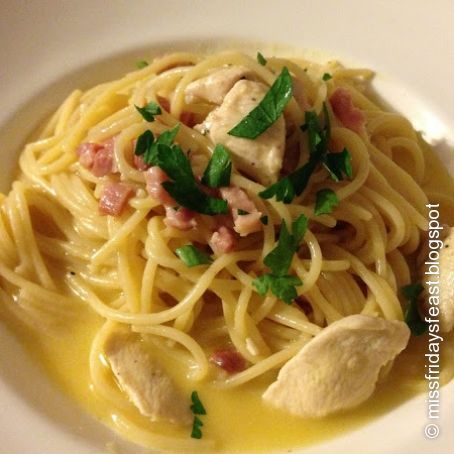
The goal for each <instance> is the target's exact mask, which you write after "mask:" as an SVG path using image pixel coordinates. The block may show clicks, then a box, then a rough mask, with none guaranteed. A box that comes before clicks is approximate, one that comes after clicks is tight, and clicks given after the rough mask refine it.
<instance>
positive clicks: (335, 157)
mask: <svg viewBox="0 0 454 454" xmlns="http://www.w3.org/2000/svg"><path fill="white" fill-rule="evenodd" d="M323 165H324V166H325V168H326V170H328V172H329V174H330V177H331V178H332V179H333V180H334V181H341V180H343V179H344V175H345V176H346V177H348V178H351V177H352V175H353V169H352V157H351V155H350V152H349V151H348V150H347V149H346V148H344V149H343V150H342V151H341V152H340V153H328V154H327V155H326V157H325V161H324V162H323Z"/></svg>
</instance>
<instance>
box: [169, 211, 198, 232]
mask: <svg viewBox="0 0 454 454" xmlns="http://www.w3.org/2000/svg"><path fill="white" fill-rule="evenodd" d="M165 209H166V217H165V219H164V223H165V224H166V225H168V226H169V227H175V228H176V229H178V230H190V229H192V228H194V227H195V226H196V225H197V221H196V219H195V217H194V212H193V211H191V210H188V209H187V208H185V207H178V208H175V207H170V206H166V207H165Z"/></svg>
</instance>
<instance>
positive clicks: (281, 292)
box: [253, 274, 303, 304]
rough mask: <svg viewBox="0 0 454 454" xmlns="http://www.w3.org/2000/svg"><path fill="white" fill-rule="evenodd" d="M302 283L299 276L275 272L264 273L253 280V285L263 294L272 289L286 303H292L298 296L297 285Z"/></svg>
mask: <svg viewBox="0 0 454 454" xmlns="http://www.w3.org/2000/svg"><path fill="white" fill-rule="evenodd" d="M302 284H303V282H302V281H301V279H300V278H299V277H297V276H288V275H287V276H276V275H274V274H264V275H262V276H259V277H258V278H257V279H255V280H254V281H253V285H254V286H255V287H256V288H257V291H258V292H259V294H260V295H261V296H264V295H266V294H267V293H268V291H269V290H271V292H272V293H273V294H274V295H275V296H277V297H278V298H279V299H281V300H282V301H284V303H286V304H292V301H293V300H294V299H295V298H296V297H297V296H298V293H297V291H296V288H295V287H296V286H299V285H302Z"/></svg>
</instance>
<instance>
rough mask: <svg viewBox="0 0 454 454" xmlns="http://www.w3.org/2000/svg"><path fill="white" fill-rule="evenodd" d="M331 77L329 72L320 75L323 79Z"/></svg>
mask: <svg viewBox="0 0 454 454" xmlns="http://www.w3.org/2000/svg"><path fill="white" fill-rule="evenodd" d="M332 78H333V76H332V75H331V74H330V73H325V74H323V76H322V79H323V80H324V81H327V80H330V79H332Z"/></svg>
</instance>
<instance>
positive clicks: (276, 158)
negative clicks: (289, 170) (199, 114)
mask: <svg viewBox="0 0 454 454" xmlns="http://www.w3.org/2000/svg"><path fill="white" fill-rule="evenodd" d="M267 90H268V88H267V87H266V85H264V84H262V83H259V82H253V81H250V80H240V81H238V82H237V83H236V84H235V85H234V86H233V88H232V89H231V90H230V91H229V92H228V93H227V95H226V96H225V98H224V102H223V103H222V104H221V105H220V106H219V107H218V108H217V109H214V110H213V111H212V112H210V113H209V114H208V116H207V117H206V119H205V122H204V123H202V124H201V125H197V126H196V127H195V129H198V130H200V131H201V132H202V134H208V135H209V137H210V139H211V140H212V142H213V143H215V144H218V143H220V144H222V145H224V146H225V147H227V148H228V149H229V150H230V152H231V157H232V160H233V161H234V163H235V165H236V167H237V168H238V170H240V171H242V172H244V173H246V174H247V175H249V176H251V177H252V178H254V179H255V180H256V181H258V182H259V183H261V184H263V185H265V186H268V185H270V184H272V183H274V182H275V181H276V180H277V179H278V177H279V171H280V170H281V167H282V160H283V158H284V149H285V121H284V117H283V116H282V115H281V116H280V117H279V118H278V119H277V120H276V121H275V122H274V123H273V124H272V125H271V126H270V127H269V128H268V129H267V130H266V131H264V132H263V133H262V134H260V135H259V136H258V137H257V138H255V139H254V140H251V139H244V138H241V137H235V136H232V135H230V134H229V133H228V132H229V131H230V130H231V129H232V128H233V127H234V126H236V125H237V124H238V123H239V122H240V121H241V120H242V119H243V118H244V117H245V116H246V115H247V114H248V113H249V112H250V111H251V110H253V109H254V108H255V107H256V106H257V104H259V103H260V101H261V100H262V99H263V97H264V96H265V94H266V92H267Z"/></svg>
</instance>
